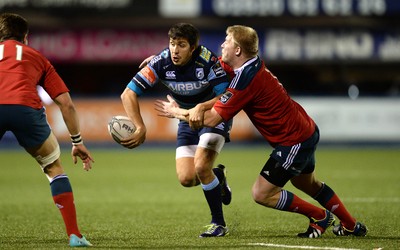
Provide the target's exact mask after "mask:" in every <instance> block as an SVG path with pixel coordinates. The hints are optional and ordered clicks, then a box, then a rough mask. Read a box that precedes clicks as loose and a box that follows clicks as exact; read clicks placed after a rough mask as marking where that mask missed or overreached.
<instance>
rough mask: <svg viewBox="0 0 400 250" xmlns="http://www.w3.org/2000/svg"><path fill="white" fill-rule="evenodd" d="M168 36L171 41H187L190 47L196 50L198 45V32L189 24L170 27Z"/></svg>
mask: <svg viewBox="0 0 400 250" xmlns="http://www.w3.org/2000/svg"><path fill="white" fill-rule="evenodd" d="M168 36H169V38H171V39H177V38H185V39H187V40H188V42H189V44H190V46H195V47H196V48H197V46H198V45H199V39H200V32H199V31H198V29H197V28H196V27H194V26H193V25H192V24H190V23H177V24H174V25H172V27H171V28H170V29H169V31H168Z"/></svg>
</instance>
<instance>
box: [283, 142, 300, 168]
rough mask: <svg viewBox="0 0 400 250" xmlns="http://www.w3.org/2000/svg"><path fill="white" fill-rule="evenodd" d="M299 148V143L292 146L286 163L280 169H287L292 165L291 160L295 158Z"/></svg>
mask: <svg viewBox="0 0 400 250" xmlns="http://www.w3.org/2000/svg"><path fill="white" fill-rule="evenodd" d="M300 147H301V143H298V144H296V145H294V146H292V148H291V149H290V152H289V155H288V156H287V158H286V161H285V162H284V163H283V164H282V167H283V168H284V169H288V168H289V167H290V166H291V165H292V163H293V160H294V158H295V157H296V155H297V153H298V152H299V149H300Z"/></svg>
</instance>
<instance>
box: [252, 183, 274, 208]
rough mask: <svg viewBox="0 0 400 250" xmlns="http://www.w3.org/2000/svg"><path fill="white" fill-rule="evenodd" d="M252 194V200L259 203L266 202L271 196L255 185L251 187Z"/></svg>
mask: <svg viewBox="0 0 400 250" xmlns="http://www.w3.org/2000/svg"><path fill="white" fill-rule="evenodd" d="M252 196H253V200H254V201H255V202H256V203H258V204H261V205H266V204H268V201H269V198H271V195H269V193H267V192H261V190H259V189H257V188H256V187H253V189H252Z"/></svg>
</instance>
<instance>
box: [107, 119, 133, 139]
mask: <svg viewBox="0 0 400 250" xmlns="http://www.w3.org/2000/svg"><path fill="white" fill-rule="evenodd" d="M135 130H136V127H135V125H133V123H132V121H131V120H130V119H129V117H126V116H122V115H118V116H113V117H112V118H111V120H110V122H109V123H108V132H109V133H110V135H111V137H112V138H113V139H114V141H116V142H117V143H120V142H121V139H124V138H127V137H129V136H130V135H131V134H132V133H133V132H135Z"/></svg>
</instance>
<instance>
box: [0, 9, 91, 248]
mask: <svg viewBox="0 0 400 250" xmlns="http://www.w3.org/2000/svg"><path fill="white" fill-rule="evenodd" d="M38 85H40V86H42V87H43V89H44V90H45V91H46V92H47V93H48V94H49V95H50V97H51V98H52V99H53V100H54V102H55V103H56V104H57V105H58V107H59V108H60V111H61V113H62V116H63V118H64V122H65V124H66V126H67V128H68V131H69V133H70V134H71V140H72V151H71V156H72V159H73V162H74V163H75V164H76V163H77V157H79V158H80V159H81V160H82V162H83V169H84V170H86V171H88V170H90V169H91V168H92V162H93V158H92V157H91V155H90V152H89V151H88V150H87V149H86V147H85V145H84V144H83V141H82V137H81V135H80V128H79V120H78V116H77V113H76V110H75V107H74V104H73V102H72V100H71V97H70V95H69V93H68V91H69V90H68V88H67V87H66V85H65V83H64V82H63V80H62V79H61V78H60V76H59V75H58V74H57V72H56V71H55V69H54V68H53V66H52V65H51V64H50V62H49V61H48V60H47V59H46V58H45V57H44V56H43V55H41V54H40V53H39V52H38V51H36V50H34V49H32V48H31V47H29V46H28V22H27V21H26V20H25V19H24V18H23V17H21V16H19V15H17V14H12V13H3V14H1V15H0V90H1V91H0V117H1V119H0V139H1V138H2V137H3V135H4V133H5V132H6V131H11V132H12V133H13V134H14V135H15V137H16V138H17V140H18V142H19V144H20V145H21V146H22V147H24V148H25V150H26V151H27V152H28V153H29V154H30V155H32V157H34V158H35V159H36V161H37V162H38V163H39V165H40V167H41V168H42V170H43V172H44V173H45V175H46V176H47V178H48V179H49V181H50V188H51V193H52V195H53V200H54V203H55V204H56V206H57V207H58V209H59V210H60V212H61V215H62V217H63V220H64V224H65V227H66V231H67V235H68V237H69V245H70V246H71V247H85V246H91V244H90V242H89V241H87V240H86V238H85V237H84V236H83V235H82V234H81V233H80V231H79V229H78V225H77V219H76V210H75V204H74V197H73V193H72V188H71V184H70V181H69V179H68V176H67V174H66V173H65V172H64V169H63V167H62V165H61V162H60V146H59V144H58V141H57V139H56V137H55V136H54V134H53V132H52V131H51V128H50V126H49V124H48V123H47V119H46V113H45V108H44V107H43V105H42V103H41V100H40V97H39V95H38V92H37V86H38Z"/></svg>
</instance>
